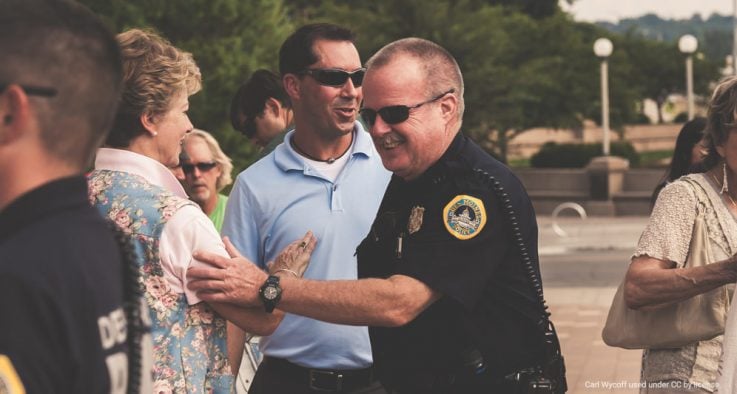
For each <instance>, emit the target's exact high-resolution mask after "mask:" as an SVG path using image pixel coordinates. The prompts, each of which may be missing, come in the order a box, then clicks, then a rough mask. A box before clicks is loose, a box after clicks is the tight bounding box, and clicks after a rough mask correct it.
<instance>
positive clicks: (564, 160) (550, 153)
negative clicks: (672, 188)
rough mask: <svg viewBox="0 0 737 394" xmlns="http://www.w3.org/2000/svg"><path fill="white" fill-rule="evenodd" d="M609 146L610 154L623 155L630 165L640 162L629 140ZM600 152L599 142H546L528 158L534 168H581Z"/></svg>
mask: <svg viewBox="0 0 737 394" xmlns="http://www.w3.org/2000/svg"><path fill="white" fill-rule="evenodd" d="M609 148H610V151H611V155H612V156H620V157H624V158H625V159H627V160H629V162H630V165H631V166H632V167H636V166H637V165H638V164H639V163H640V156H639V155H638V154H637V151H635V148H634V147H633V146H632V144H630V143H629V142H614V143H612V144H611V145H610V146H609ZM601 152H602V146H601V144H557V143H555V142H547V143H545V144H543V146H542V147H540V150H539V151H538V152H537V153H535V154H534V155H533V156H532V158H530V164H531V165H532V167H535V168H582V167H585V166H586V165H587V164H589V162H590V161H591V159H593V158H594V157H597V156H601V155H602V154H601Z"/></svg>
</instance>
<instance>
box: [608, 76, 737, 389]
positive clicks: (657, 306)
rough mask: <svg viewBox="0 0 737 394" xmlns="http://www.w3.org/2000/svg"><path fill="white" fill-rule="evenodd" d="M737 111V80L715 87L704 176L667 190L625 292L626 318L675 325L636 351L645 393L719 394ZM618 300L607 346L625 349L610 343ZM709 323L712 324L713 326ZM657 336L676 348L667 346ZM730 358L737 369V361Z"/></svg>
mask: <svg viewBox="0 0 737 394" xmlns="http://www.w3.org/2000/svg"><path fill="white" fill-rule="evenodd" d="M736 111H737V78H735V77H730V78H727V79H725V80H723V81H722V82H721V83H720V84H719V86H717V88H716V89H715V92H714V95H713V96H712V100H711V103H710V105H709V114H708V123H707V149H708V155H707V157H706V158H705V159H704V168H705V169H706V172H705V173H703V174H691V175H687V176H684V177H682V178H680V179H678V180H676V181H674V182H672V183H671V184H669V185H668V186H666V187H665V188H664V189H663V191H662V192H661V193H660V196H659V197H658V200H657V202H656V203H655V207H654V208H653V212H652V215H651V217H650V222H649V223H648V225H647V227H646V228H645V230H644V232H643V233H642V236H641V237H640V241H639V243H638V246H637V249H636V250H635V253H634V255H633V258H632V263H631V264H630V267H629V270H628V271H627V275H626V277H625V280H624V283H623V286H622V289H623V291H622V295H623V299H624V303H625V304H626V307H627V308H629V309H628V310H627V311H625V312H626V313H629V314H640V315H642V316H645V317H647V316H648V315H650V314H651V313H661V314H663V317H664V318H665V317H667V318H669V319H671V318H672V320H668V321H673V324H670V325H668V324H665V325H664V324H658V325H657V327H650V329H651V331H652V332H653V333H654V334H656V335H655V336H654V337H653V338H652V341H653V342H651V343H648V341H644V343H640V344H639V345H638V346H632V347H638V348H645V351H644V353H643V359H642V375H641V376H642V380H643V382H644V383H645V385H644V388H642V389H641V393H712V392H715V391H716V389H717V387H718V386H717V384H716V383H717V375H718V372H717V370H718V367H719V362H720V357H721V354H722V340H723V336H722V335H721V332H722V329H723V328H724V325H725V321H726V320H727V310H728V308H729V300H731V298H732V293H733V289H734V286H733V285H729V284H733V283H734V282H735V281H737V258H735V257H734V254H735V252H737V221H735V217H737V203H735V200H737V133H736V132H733V131H737V128H735V125H736V122H735V112H736ZM707 259H708V261H704V260H707ZM724 285H728V286H726V289H725V286H724ZM616 301H617V300H616V297H615V303H614V304H613V306H612V310H611V311H610V316H609V319H608V320H607V327H606V328H605V331H604V339H605V341H606V342H607V343H609V344H613V345H615V346H622V345H620V344H617V343H616V341H613V342H615V343H610V341H608V340H607V339H610V338H607V336H608V334H612V333H613V332H614V331H615V330H612V327H611V326H613V325H614V324H613V320H615V319H613V314H615V312H616V311H615V309H616V308H615V307H616V305H615V304H616ZM627 308H624V309H627ZM650 316H652V315H650ZM703 316H707V317H709V319H708V322H706V321H705V319H704V318H703ZM640 317H641V316H640ZM663 320H664V319H656V320H655V321H656V322H658V321H659V322H662V321H663ZM730 320H735V322H734V323H732V325H735V327H734V328H732V330H737V316H735V317H733V318H732V319H730ZM730 326H731V325H730V324H727V328H726V331H727V336H729V331H730ZM622 328H623V329H625V330H627V328H625V327H622ZM608 330H609V331H608ZM633 331H637V330H633ZM642 332H643V335H645V332H646V331H645V330H642ZM734 335H735V338H734V339H733V340H732V341H733V342H732V345H731V346H732V347H733V348H734V347H737V333H734ZM657 337H667V338H669V340H670V342H668V343H665V344H664V343H663V342H659V341H660V339H659V338H657ZM679 337H680V338H679ZM693 338H697V339H693ZM679 339H680V340H679ZM623 347H627V346H623ZM725 349H726V347H725ZM734 351H737V348H735V349H734ZM728 353H729V352H728ZM725 356H726V354H725ZM732 358H734V359H735V362H734V364H733V365H732V366H731V368H732V370H734V368H735V367H737V355H734V356H733V357H732ZM729 373H730V374H731V370H730V372H729ZM720 392H726V393H731V392H733V390H732V389H729V390H727V391H724V386H723V387H722V389H721V390H720Z"/></svg>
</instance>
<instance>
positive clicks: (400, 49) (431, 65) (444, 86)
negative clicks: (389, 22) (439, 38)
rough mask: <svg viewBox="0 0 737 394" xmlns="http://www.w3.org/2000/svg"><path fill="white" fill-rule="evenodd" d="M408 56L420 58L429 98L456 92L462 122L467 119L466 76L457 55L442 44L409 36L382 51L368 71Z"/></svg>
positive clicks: (367, 66) (390, 44)
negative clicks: (465, 102) (451, 90)
mask: <svg viewBox="0 0 737 394" xmlns="http://www.w3.org/2000/svg"><path fill="white" fill-rule="evenodd" d="M401 55H406V56H410V57H413V58H415V59H417V60H418V61H419V63H420V65H421V66H422V69H423V71H424V73H425V75H424V79H425V80H426V81H427V85H426V86H427V89H428V92H427V94H428V96H436V95H438V94H442V93H443V92H445V91H447V90H448V89H450V88H452V89H454V90H455V95H456V97H457V98H458V123H460V122H461V121H462V119H463V111H464V108H465V105H464V101H463V92H464V86H463V74H461V68H460V67H459V66H458V62H456V60H455V58H454V57H453V55H451V54H450V52H448V51H447V50H446V49H445V48H443V47H441V46H440V45H438V44H436V43H434V42H432V41H428V40H425V39H422V38H417V37H409V38H403V39H401V40H397V41H394V42H391V43H389V44H387V45H386V46H384V47H383V48H381V49H379V51H378V52H376V53H375V54H374V55H373V56H371V58H370V59H369V60H368V62H366V68H368V69H371V68H381V67H384V66H386V65H388V64H390V63H391V62H392V61H394V60H395V59H396V58H397V57H398V56H401Z"/></svg>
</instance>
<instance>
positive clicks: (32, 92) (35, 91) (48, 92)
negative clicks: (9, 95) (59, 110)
mask: <svg viewBox="0 0 737 394" xmlns="http://www.w3.org/2000/svg"><path fill="white" fill-rule="evenodd" d="M8 86H10V84H9V83H0V92H4V91H5V89H7V87H8ZM18 86H20V87H21V88H22V89H23V91H24V92H26V94H27V95H29V96H42V97H54V96H56V93H57V91H56V89H54V88H44V87H40V86H29V85H18Z"/></svg>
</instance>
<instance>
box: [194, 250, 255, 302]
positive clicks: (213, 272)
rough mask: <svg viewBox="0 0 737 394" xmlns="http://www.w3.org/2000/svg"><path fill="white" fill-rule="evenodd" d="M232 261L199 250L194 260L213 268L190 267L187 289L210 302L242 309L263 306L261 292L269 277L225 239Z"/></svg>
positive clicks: (195, 253)
mask: <svg viewBox="0 0 737 394" xmlns="http://www.w3.org/2000/svg"><path fill="white" fill-rule="evenodd" d="M223 242H224V243H225V250H227V251H228V254H229V255H230V258H226V257H223V256H220V255H217V254H214V253H210V252H206V251H201V250H197V251H195V252H194V254H193V257H194V258H195V259H197V260H199V261H202V262H204V263H207V264H209V265H211V266H212V267H197V266H195V267H190V268H189V269H188V270H187V278H188V279H189V283H188V285H187V287H189V289H190V290H193V291H196V292H197V296H198V297H199V298H200V299H202V300H203V301H207V302H227V303H231V304H235V305H239V306H243V307H252V306H260V305H261V301H260V299H259V297H258V289H259V288H260V287H261V285H262V284H263V283H264V281H266V278H267V274H266V273H265V272H263V271H262V270H261V269H260V268H259V267H257V266H256V265H255V264H253V263H252V262H251V261H249V260H248V259H246V258H245V257H243V256H242V255H241V254H240V252H238V250H237V249H236V248H235V246H233V244H232V243H231V242H230V240H229V239H228V238H227V237H225V238H223Z"/></svg>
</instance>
